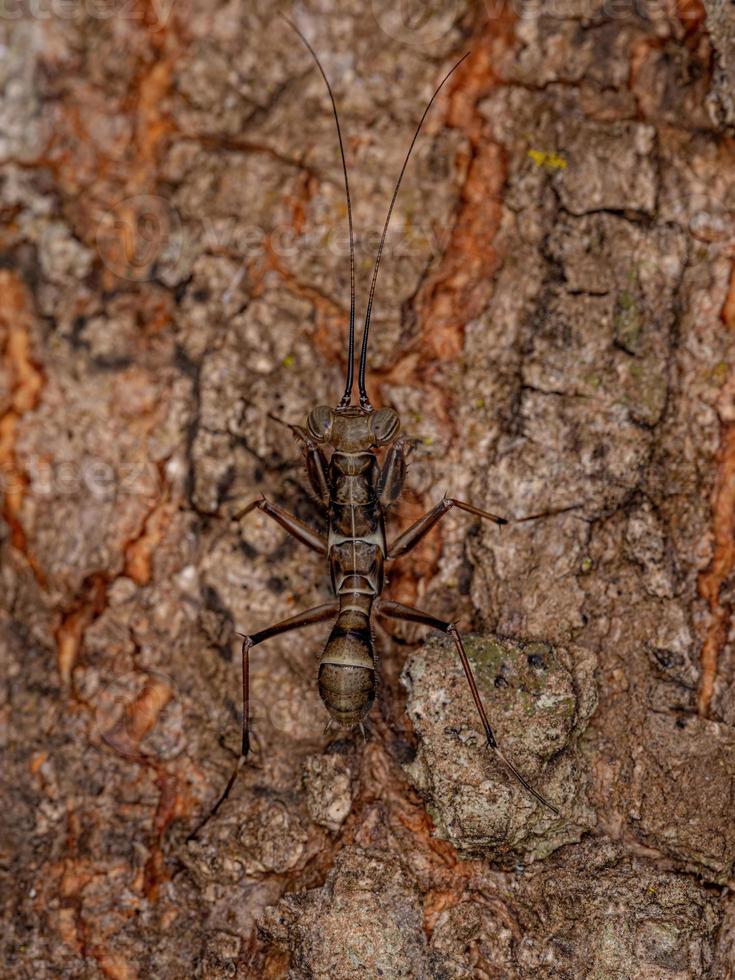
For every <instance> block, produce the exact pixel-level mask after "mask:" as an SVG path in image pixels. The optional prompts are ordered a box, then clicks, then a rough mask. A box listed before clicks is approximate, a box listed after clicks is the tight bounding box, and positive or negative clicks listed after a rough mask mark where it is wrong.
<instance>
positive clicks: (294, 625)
mask: <svg viewBox="0 0 735 980" xmlns="http://www.w3.org/2000/svg"><path fill="white" fill-rule="evenodd" d="M338 612H339V600H338V599H335V600H333V601H332V602H325V603H323V604H322V605H321V606H314V607H313V608H312V609H306V610H305V611H304V612H300V613H297V614H296V615H295V616H291V617H289V619H283V620H281V622H280V623H275V624H274V625H273V626H269V627H267V629H264V630H260V631H259V632H258V633H253V634H252V635H250V636H243V641H242V738H241V743H240V757H239V759H238V760H237V765H236V766H235V768H234V769H233V771H232V774H231V776H230V778H229V779H228V780H227V785H226V786H225V788H224V791H223V792H222V794H221V795H220V797H219V799H218V800H217V802H216V803H215V804H214V806H213V807H212V809H211V810H210V811H209V813H208V814H207V815H206V817H205V818H204V819H203V820H202V821H201V822H200V823H199V824H197V826H196V828H195V829H194V830H193V831H192V832H191V833H190V834H189V836H188V837H187V840H193V839H194V838H195V837H196V836H197V834H198V833H199V831H200V830H201V829H202V827H204V825H205V824H207V823H208V822H209V821H210V820H211V819H212V817H213V816H214V815H215V814H216V813H217V811H218V810H219V808H220V807H221V806H222V804H223V803H224V802H225V800H226V799H227V797H228V796H229V795H230V791H231V790H232V787H233V786H234V785H235V780H236V779H237V775H238V773H239V772H240V770H241V769H242V767H243V765H244V764H245V760H246V759H247V757H248V754H249V752H250V651H251V649H252V648H253V647H254V646H257V645H258V644H259V643H262V642H263V641H264V640H270V639H271V638H272V637H274V636H279V635H280V634H282V633H288V632H289V631H290V630H297V629H301V628H302V627H303V626H313V625H314V624H315V623H323V622H324V621H325V620H327V619H331V618H332V616H336V615H337V613H338ZM240 635H242V634H240Z"/></svg>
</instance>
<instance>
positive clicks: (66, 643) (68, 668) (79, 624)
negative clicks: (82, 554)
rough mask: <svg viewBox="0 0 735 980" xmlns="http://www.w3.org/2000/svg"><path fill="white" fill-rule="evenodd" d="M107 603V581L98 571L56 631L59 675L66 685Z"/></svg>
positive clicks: (89, 579)
mask: <svg viewBox="0 0 735 980" xmlns="http://www.w3.org/2000/svg"><path fill="white" fill-rule="evenodd" d="M106 602H107V578H106V576H105V575H103V574H102V573H101V572H97V573H95V574H94V575H90V577H89V578H88V579H87V580H86V582H85V591H84V594H83V596H82V598H81V599H79V600H78V601H77V602H76V603H75V605H74V606H73V607H72V608H71V609H70V610H69V611H68V612H67V613H66V614H65V615H64V618H63V619H62V621H61V624H60V625H59V627H58V628H57V630H56V650H57V654H56V656H57V662H58V665H59V674H60V675H61V681H62V683H63V684H65V685H68V684H69V682H70V680H71V672H72V670H73V669H74V664H75V663H76V660H77V657H78V656H79V651H80V650H81V648H82V643H83V641H84V634H85V632H86V630H87V629H88V627H89V626H90V625H91V624H92V623H93V622H94V620H95V619H97V617H98V616H100V615H101V614H102V612H103V611H104V609H105V605H106Z"/></svg>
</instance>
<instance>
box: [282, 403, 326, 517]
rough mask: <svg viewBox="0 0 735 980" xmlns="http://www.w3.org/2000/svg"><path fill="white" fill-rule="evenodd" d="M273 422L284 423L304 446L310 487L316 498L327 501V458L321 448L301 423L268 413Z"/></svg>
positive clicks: (323, 501)
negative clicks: (284, 419) (287, 420)
mask: <svg viewBox="0 0 735 980" xmlns="http://www.w3.org/2000/svg"><path fill="white" fill-rule="evenodd" d="M270 418H272V419H273V420H274V421H275V422H279V423H280V424H281V425H284V426H285V427H286V428H287V429H290V430H291V432H292V434H293V435H294V436H295V437H296V438H297V439H298V440H299V442H300V443H301V444H302V446H303V448H304V456H305V457H306V473H307V476H308V477H309V483H310V484H311V489H312V490H313V491H314V493H315V494H316V498H317V500H321V502H322V503H323V504H328V503H329V483H328V481H327V460H326V458H325V456H324V453H323V452H322V451H321V449H320V448H319V447H318V446H317V445H315V443H314V440H313V439H312V438H311V436H310V435H309V433H308V432H307V430H306V429H305V428H304V427H303V425H294V424H293V423H291V422H284V421H283V419H279V418H278V416H276V415H270Z"/></svg>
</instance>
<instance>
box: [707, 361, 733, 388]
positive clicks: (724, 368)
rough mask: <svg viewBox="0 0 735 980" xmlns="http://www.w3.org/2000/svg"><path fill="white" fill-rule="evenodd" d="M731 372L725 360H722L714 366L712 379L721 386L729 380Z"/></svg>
mask: <svg viewBox="0 0 735 980" xmlns="http://www.w3.org/2000/svg"><path fill="white" fill-rule="evenodd" d="M729 373H730V368H729V367H728V365H727V364H725V362H724V361H720V363H719V364H716V365H715V366H714V367H713V368H712V375H711V377H712V381H713V382H714V383H715V384H716V385H717V386H718V387H720V386H721V385H723V384H724V383H725V382H726V381H727V376H728V374H729Z"/></svg>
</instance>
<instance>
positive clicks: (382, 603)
mask: <svg viewBox="0 0 735 980" xmlns="http://www.w3.org/2000/svg"><path fill="white" fill-rule="evenodd" d="M374 608H375V611H376V612H377V614H378V615H379V616H386V617H388V618H389V619H400V620H405V621H407V622H410V623H421V624H422V625H423V626H431V627H432V629H436V630H440V631H441V632H442V633H446V635H447V636H451V638H452V640H453V641H454V645H455V647H456V648H457V653H458V654H459V659H460V660H461V662H462V668H463V670H464V673H465V677H466V678H467V683H468V684H469V686H470V691H471V692H472V700H473V701H474V702H475V707H476V708H477V713H478V714H479V716H480V721H481V722H482V727H483V729H484V731H485V738H486V739H487V744H488V746H489V747H490V748H491V749H492V750H493V752H494V753H495V754H496V755H497V757H498V758H499V759H500V761H501V762H502V763H503V765H504V766H505V767H506V768H507V769H508V770H509V771H510V772H511V773H512V774H513V775H514V776H515V778H516V779H517V780H518V782H519V783H520V784H521V786H523V788H524V789H525V790H526V791H527V792H528V793H530V794H531V796H533V797H535V799H537V800H538V801H539V803H543V805H544V806H545V807H548V808H549V810H551V811H552V812H553V813H555V814H556V815H557V816H559V811H558V810H557V808H556V807H555V806H552V804H551V803H549V802H548V801H547V800H545V799H544V798H543V796H541V794H540V793H537V792H536V790H535V789H534V788H533V786H531V785H529V783H528V782H526V780H525V778H524V777H523V776H522V775H521V774H520V773H519V772H518V770H517V769H516V767H515V766H514V765H513V763H512V762H510V760H509V759H508V758H506V756H505V755H504V754H503V752H502V751H501V750H500V747H499V746H498V741H497V739H496V738H495V735H494V733H493V730H492V728H491V727H490V722H489V721H488V718H487V713H486V712H485V706H484V705H483V703H482V698H481V697H480V692H479V691H478V689H477V683H476V682H475V675H474V674H473V673H472V667H471V666H470V662H469V660H468V659H467V653H466V652H465V648H464V644H463V643H462V637H461V636H460V634H459V630H458V629H457V627H456V626H455V625H454V623H447V622H445V621H444V620H442V619H437V618H436V617H435V616H432V615H431V614H430V613H426V612H422V610H420V609H414V608H413V607H412V606H404V605H403V603H402V602H394V601H393V600H391V599H378V600H377V601H376V603H375V606H374Z"/></svg>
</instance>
